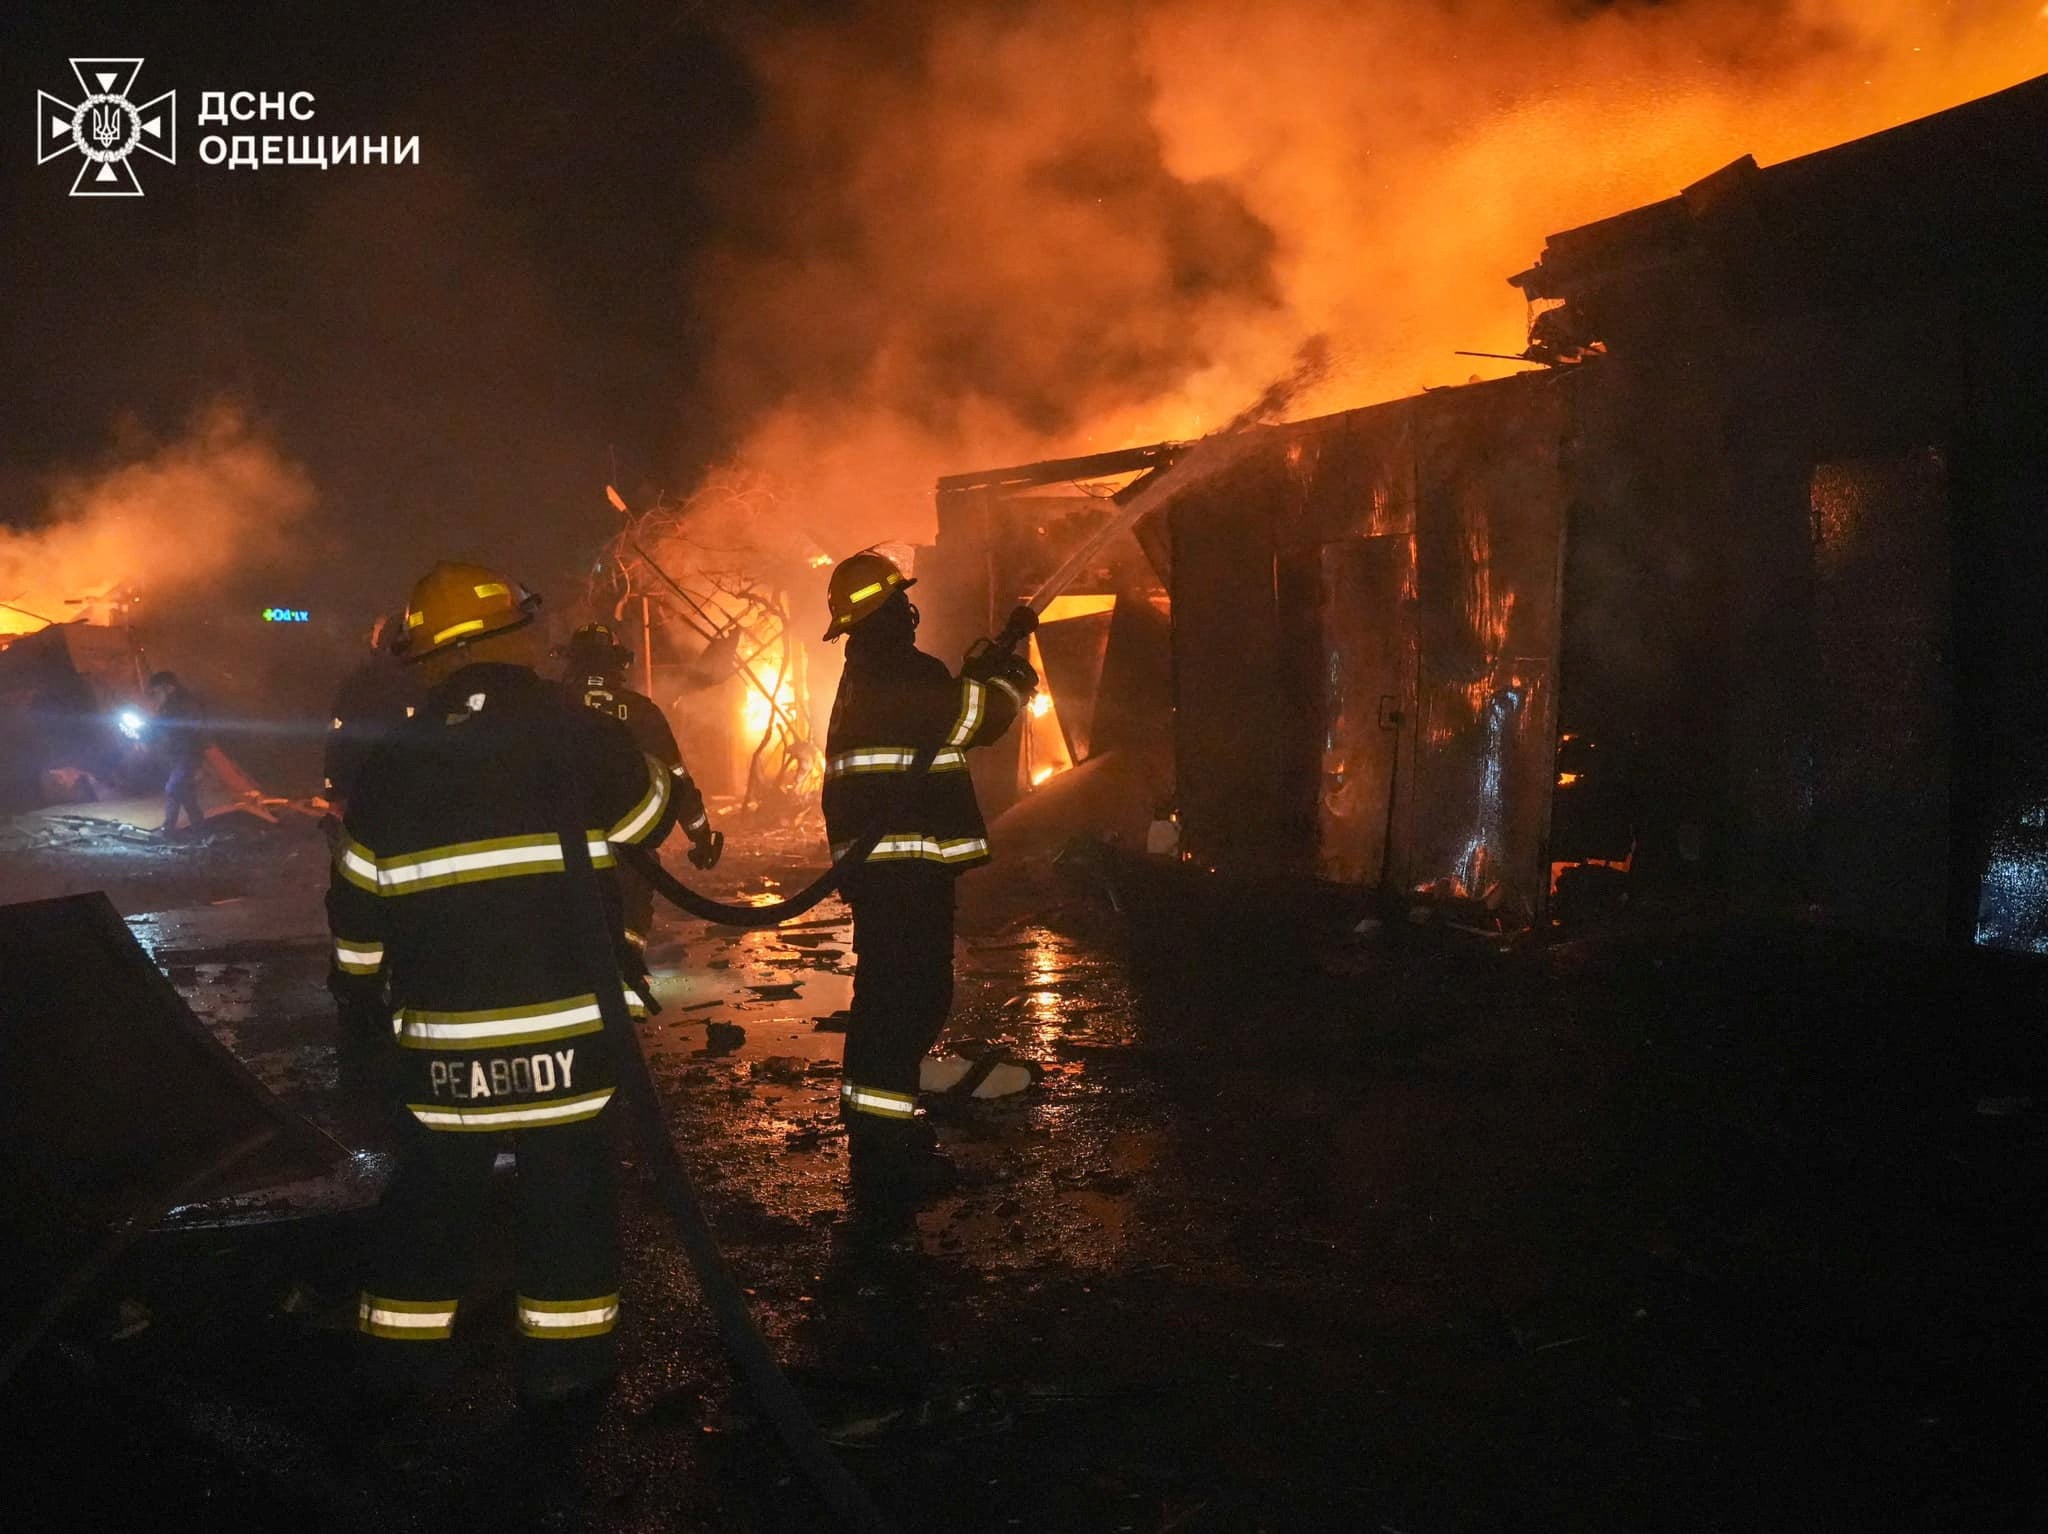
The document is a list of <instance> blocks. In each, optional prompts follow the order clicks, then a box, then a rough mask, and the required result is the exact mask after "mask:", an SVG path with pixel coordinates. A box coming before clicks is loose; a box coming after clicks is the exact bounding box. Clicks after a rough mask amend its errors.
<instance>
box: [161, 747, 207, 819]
mask: <svg viewBox="0 0 2048 1534" xmlns="http://www.w3.org/2000/svg"><path fill="white" fill-rule="evenodd" d="M200 766H201V761H200V759H199V758H196V757H195V758H192V759H191V760H179V761H176V762H173V763H171V772H170V776H169V777H167V778H165V779H164V830H166V831H175V830H177V829H178V811H180V810H183V811H184V812H185V818H186V819H187V820H188V821H190V822H191V824H192V829H193V830H195V831H196V830H198V829H199V827H201V826H203V825H205V824H206V809H205V807H204V806H203V805H201V804H200V802H199V769H200Z"/></svg>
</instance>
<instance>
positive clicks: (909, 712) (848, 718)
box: [824, 645, 1017, 869]
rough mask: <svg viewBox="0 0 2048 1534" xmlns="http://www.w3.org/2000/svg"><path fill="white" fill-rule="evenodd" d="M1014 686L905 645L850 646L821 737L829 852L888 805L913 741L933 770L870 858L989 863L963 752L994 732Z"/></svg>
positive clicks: (1012, 703) (996, 735)
mask: <svg viewBox="0 0 2048 1534" xmlns="http://www.w3.org/2000/svg"><path fill="white" fill-rule="evenodd" d="M1016 717H1017V698H1016V694H1015V693H1014V692H1013V691H1012V690H1011V689H1008V688H1004V687H994V686H990V685H989V684H988V683H985V682H979V681H976V680H974V679H972V678H968V677H956V676H954V675H953V673H952V672H950V671H948V670H947V669H946V666H945V663H944V662H943V661H940V660H938V659H937V658H935V657H933V656H930V655H927V654H925V653H924V652H923V651H921V650H918V649H915V648H913V647H911V646H909V645H905V646H903V647H902V648H900V649H896V650H889V651H885V652H883V653H881V654H866V653H862V652H858V651H851V650H849V652H848V654H847V657H846V670H845V672H844V673H843V674H842V676H841V677H840V681H839V696H838V697H837V699H836V700H834V702H833V705H832V724H831V728H830V731H829V732H828V734H827V736H826V741H825V795H824V797H825V830H826V834H827V836H828V837H829V839H830V840H831V842H832V846H833V855H834V856H835V857H836V856H838V855H839V854H840V853H842V852H843V851H844V850H845V848H846V847H847V846H848V845H850V844H851V843H852V841H853V839H854V838H855V837H857V836H858V835H860V833H861V832H862V831H864V830H865V829H867V826H868V824H869V822H870V821H871V820H872V819H873V818H874V817H875V816H876V815H878V814H880V813H881V812H882V811H883V810H884V809H885V808H886V807H887V806H889V805H890V803H891V801H892V799H893V798H894V796H895V794H896V791H897V785H898V783H899V782H900V781H901V779H902V775H903V774H904V773H906V772H908V771H909V770H910V767H911V764H912V762H913V761H915V759H916V757H917V753H918V751H919V749H920V748H922V747H924V746H926V745H931V744H936V745H937V746H938V748H939V749H938V752H937V754H936V755H935V756H934V757H933V758H932V769H931V771H930V773H929V774H927V775H926V777H925V779H924V781H923V782H922V783H921V784H919V785H918V788H917V791H916V793H915V795H914V796H913V798H912V801H911V803H910V804H909V805H908V806H907V807H905V808H903V809H902V810H901V811H899V812H898V815H897V817H896V818H895V819H894V820H892V821H891V823H890V824H889V825H887V826H885V827H884V828H883V836H882V839H881V841H880V842H878V843H877V844H876V846H875V850H874V851H873V852H871V853H869V854H868V861H869V862H871V863H884V862H903V861H922V862H929V863H937V864H940V865H942V866H944V867H947V868H953V869H962V868H972V867H974V866H975V865H976V864H978V863H985V862H987V861H988V856H989V850H988V828H987V827H986V826H985V825H984V824H983V823H982V818H981V806H980V805H979V804H978V803H977V802H976V801H975V797H974V783H973V780H972V779H971V778H970V777H969V776H968V773H967V753H968V752H969V751H970V750H972V749H974V748H975V747H977V746H986V745H989V744H991V743H993V742H994V741H996V740H998V739H1000V738H1001V736H1002V734H1003V732H1004V731H1005V730H1007V729H1009V727H1010V725H1011V724H1012V723H1013V722H1014V721H1015V719H1016Z"/></svg>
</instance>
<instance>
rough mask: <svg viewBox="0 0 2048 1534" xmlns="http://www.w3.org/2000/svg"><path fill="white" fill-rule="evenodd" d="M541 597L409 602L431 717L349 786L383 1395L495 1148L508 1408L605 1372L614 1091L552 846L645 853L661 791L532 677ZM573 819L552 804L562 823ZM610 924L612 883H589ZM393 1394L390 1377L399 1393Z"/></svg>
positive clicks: (451, 593)
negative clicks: (377, 1064) (393, 1132)
mask: <svg viewBox="0 0 2048 1534" xmlns="http://www.w3.org/2000/svg"><path fill="white" fill-rule="evenodd" d="M538 605H539V598H538V597H535V596H533V595H532V594H531V593H530V592H528V591H527V590H526V589H525V588H524V587H522V586H521V585H519V583H518V582H516V581H513V580H511V579H509V578H508V577H506V576H503V575H500V574H498V573H496V572H494V571H492V570H490V569H487V568H485V567H483V566H479V565H463V564H440V565H436V566H435V567H434V568H433V570H432V571H430V572H429V573H428V574H427V575H426V576H425V578H423V579H422V580H421V581H420V582H419V584H418V585H417V586H415V587H414V588H413V593H412V600H411V602H410V603H409V604H408V605H407V608H406V614H405V625H406V629H405V636H404V638H403V639H402V640H401V642H400V643H401V650H400V654H401V656H402V657H403V658H404V659H405V660H406V661H407V662H408V663H410V664H413V665H415V666H417V668H418V670H419V672H420V674H421V678H422V680H423V681H424V683H425V684H426V699H425V704H424V706H423V707H422V708H421V710H420V712H419V713H418V715H417V716H415V717H414V718H412V719H409V720H407V721H405V722H404V723H403V724H402V725H400V726H399V727H398V728H397V729H396V730H395V731H393V732H392V734H391V735H390V736H389V737H388V738H387V739H386V740H385V741H384V742H383V743H382V744H381V745H379V746H377V747H376V748H375V749H374V750H373V751H372V752H371V754H370V758H369V760H368V761H367V762H365V763H364V765H363V768H362V771H361V773H360V774H359V775H358V777H357V780H356V783H355V789H354V792H353V793H352V794H351V796H350V799H349V805H348V814H347V818H346V820H345V821H344V823H343V836H342V842H341V847H340V850H339V853H338V854H337V856H336V859H335V868H334V876H333V880H332V883H331V885H330V888H329V892H328V916H329V923H330V925H331V927H332V928H333V931H334V934H335V940H334V941H335V954H334V956H335V962H336V963H337V964H339V965H340V966H341V967H342V968H343V969H344V970H346V971H347V972H349V973H351V974H355V975H366V976H375V975H386V976H388V980H389V985H390V994H391V1004H392V1007H393V1009H394V1011H395V1014H396V1015H395V1016H394V1017H393V1019H392V1022H391V1028H392V1030H393V1035H394V1040H393V1043H392V1044H391V1045H390V1046H389V1047H390V1048H391V1049H392V1051H393V1055H394V1077H395V1078H396V1079H397V1081H398V1082H399V1092H398V1101H399V1102H400V1103H401V1104H402V1105H403V1108H404V1110H405V1111H404V1113H403V1114H402V1115H401V1118H402V1120H403V1121H404V1123H405V1125H406V1140H405V1143H404V1145H403V1147H402V1149H401V1154H400V1158H399V1164H398V1167H397V1170H396V1172H395V1173H394V1174H393V1177H392V1180H391V1184H390V1186H389V1187H388V1188H387V1189H386V1190H385V1194H384V1199H383V1203H382V1205H381V1206H380V1209H379V1220H380V1226H381V1229H380V1231H379V1236H378V1245H377V1250H376V1252H375V1254H374V1258H373V1264H372V1268H371V1271H370V1273H369V1275H368V1282H366V1283H365V1284H364V1286H363V1293H362V1296H361V1300H360V1304H359V1307H358V1316H359V1328H360V1330H361V1332H362V1333H363V1334H364V1336H365V1337H366V1338H367V1339H369V1341H367V1342H366V1343H365V1347H366V1349H367V1350H368V1352H369V1354H370V1359H371V1365H372V1370H373V1374H374V1376H375V1377H377V1378H379V1379H382V1380H390V1381H391V1382H393V1383H402V1382H405V1381H406V1380H408V1379H410V1380H417V1379H418V1378H419V1377H420V1376H421V1375H422V1374H424V1375H427V1376H432V1375H436V1374H439V1373H440V1372H441V1371H442V1370H443V1369H445V1368H446V1366H447V1363H448V1347H447V1343H446V1340H445V1339H447V1337H448V1335H449V1332H450V1329H451V1327H452V1326H453V1325H454V1322H455V1317H456V1312H457V1311H458V1309H459V1308H460V1306H461V1301H462V1296H463V1292H464V1289H465V1288H466V1287H467V1284H468V1280H469V1277H470V1270H471V1266H472V1263H473V1260H474V1253H475V1247H476V1244H477V1237H478V1234H479V1230H478V1227H479V1224H480V1222H481V1220H482V1217H483V1213H484V1210H485V1207H486V1196H487V1193H488V1184H489V1181H490V1175H491V1166H492V1162H493V1161H494V1159H495V1157H496V1153H497V1151H498V1150H499V1148H500V1141H501V1139H502V1138H503V1137H504V1136H505V1135H507V1134H510V1135H511V1136H512V1137H513V1141H514V1144H515V1146H516V1151H517V1158H518V1167H519V1173H518V1178H519V1180H518V1190H517V1205H518V1208H517V1219H518V1227H519V1230H518V1297H517V1313H518V1320H519V1329H520V1331H521V1333H522V1334H523V1336H524V1339H525V1341H524V1345H523V1347H522V1349H521V1363H520V1388H521V1394H522V1397H523V1398H524V1399H527V1400H529V1401H550V1400H557V1399H561V1398H563V1397H566V1396H572V1395H576V1394H579V1393H582V1392H585V1391H588V1390H590V1389H593V1388H595V1387H598V1386H600V1385H602V1384H603V1383H604V1382H606V1381H607V1380H609V1379H610V1377H611V1375H612V1373H613V1372H614V1369H615V1367H616V1365H615V1360H614V1355H613V1338H612V1328H613V1326H614V1324H615V1322H616V1320H617V1317H618V1313H619V1259H618V1231H617V1212H616V1208H617V1193H616V1187H615V1181H614V1178H615V1169H614V1163H613V1156H612V1151H611V1146H610V1136H609V1134H608V1133H607V1129H606V1125H605V1124H604V1122H603V1119H602V1115H603V1113H604V1110H605V1106H606V1104H607V1103H608V1102H609V1101H610V1100H611V1096H612V1088H613V1080H612V1075H611V1070H610V1062H609V1059H608V1056H607V1052H606V1050H605V1048H604V1047H603V1041H602V1040H601V1039H600V1038H599V1036H598V1035H599V1031H600V1029H601V1027H602V1023H601V1021H600V1014H599V1009H598V1004H597V996H596V994H595V989H594V988H595V987H597V986H600V985H618V986H621V988H622V989H623V990H624V991H625V992H626V995H625V1000H626V1002H627V1007H628V1010H629V1011H631V1012H632V1013H634V1014H637V1015H644V1014H645V1012H646V1009H647V1004H646V999H645V998H644V997H642V996H640V995H639V994H637V993H636V992H635V991H634V990H633V988H632V987H631V985H630V983H628V982H627V981H626V980H625V978H624V977H623V976H622V975H621V974H618V973H613V974H610V975H598V974H593V973H591V971H590V968H589V965H588V963H587V962H586V961H585V960H583V959H582V958H580V957H579V955H578V953H577V949H576V945H575V941H574V938H573V936H572V926H573V924H572V923H571V922H569V921H565V920H564V919H563V909H562V905H563V901H564V900H565V898H567V894H568V890H567V886H568V881H569V875H568V872H567V869H566V867H565V863H566V859H565V856H564V853H563V849H562V843H561V837H560V834H559V832H558V830H557V827H558V826H559V825H560V824H561V821H562V818H563V816H564V815H573V816H574V817H575V820H576V823H577V824H579V825H583V826H588V827H589V828H590V831H589V836H590V853H591V860H592V862H594V863H595V864H597V865H598V867H599V868H600V869H607V868H610V867H611V866H612V864H613V856H612V851H611V849H612V848H613V847H614V846H616V845H618V844H620V843H629V844H635V845H639V846H652V845H654V844H655V843H658V842H659V841H660V840H661V838H662V837H663V836H664V835H666V834H667V832H668V830H669V828H670V826H671V824H672V823H673V820H674V815H673V811H672V801H673V789H672V785H673V783H674V781H675V780H674V778H673V777H672V776H671V775H670V773H669V770H668V768H667V767H666V766H664V765H663V764H661V763H659V762H655V761H653V760H651V759H649V758H648V757H646V756H644V755H643V754H642V753H641V752H639V751H638V750H636V749H635V748H634V745H633V741H632V738H631V737H630V736H629V735H628V734H627V733H626V730H625V727H624V726H623V725H622V724H620V723H619V722H618V721H617V720H616V719H613V720H607V719H604V718H603V717H601V716H600V715H598V714H597V713H595V712H593V711H592V710H590V709H586V708H580V707H572V706H570V705H569V704H568V703H567V702H565V701H564V699H563V698H562V695H561V693H560V691H559V690H558V689H557V688H556V687H555V686H554V685H553V684H551V683H549V682H546V681H543V680H542V679H541V678H540V677H539V676H538V675H537V674H536V672H535V669H534V667H535V663H536V662H537V661H538V660H539V658H540V653H539V646H538V644H537V643H536V641H535V638H534V632H533V630H532V628H531V627H530V625H531V623H532V620H533V614H534V610H535V608H536V607H537V606H538ZM565 800H566V801H567V802H566V803H565ZM602 883H603V885H604V898H605V899H606V901H607V903H608V905H610V907H611V909H610V910H609V911H608V912H607V913H606V914H607V920H608V922H609V923H610V924H611V925H613V926H614V927H616V926H617V924H618V921H619V912H618V908H617V898H618V892H617V888H616V885H615V883H614V882H613V881H612V880H611V879H609V878H608V877H607V878H604V879H603V880H602ZM394 1377H395V1378H394Z"/></svg>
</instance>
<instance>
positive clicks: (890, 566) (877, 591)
mask: <svg viewBox="0 0 2048 1534" xmlns="http://www.w3.org/2000/svg"><path fill="white" fill-rule="evenodd" d="M916 584H917V582H916V581H915V580H910V579H906V578H905V576H904V574H903V572H902V571H901V570H899V569H897V568H896V561H895V560H893V559H891V558H889V557H888V556H887V555H886V554H877V553H876V552H875V551H874V550H873V549H862V550H861V551H860V552H859V553H858V554H851V555H848V556H847V557H846V558H845V559H842V560H840V561H839V563H838V564H837V565H835V566H834V567H833V570H832V583H831V584H830V585H829V586H827V587H826V588H825V601H826V604H827V605H828V606H830V607H831V609H832V625H831V627H830V628H828V629H826V630H825V637H826V638H827V639H828V640H830V639H837V638H838V637H839V636H840V635H841V634H844V633H845V632H846V631H847V630H848V629H850V628H852V627H853V626H854V625H855V624H856V623H858V622H860V620H861V619H863V618H865V617H867V616H868V614H870V613H872V612H874V611H875V609H877V608H878V607H880V606H881V605H882V604H883V603H884V602H886V601H888V600H889V598H890V597H892V596H894V595H895V594H896V593H897V592H899V591H908V590H909V589H910V588H911V587H912V586H915V585H916Z"/></svg>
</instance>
